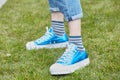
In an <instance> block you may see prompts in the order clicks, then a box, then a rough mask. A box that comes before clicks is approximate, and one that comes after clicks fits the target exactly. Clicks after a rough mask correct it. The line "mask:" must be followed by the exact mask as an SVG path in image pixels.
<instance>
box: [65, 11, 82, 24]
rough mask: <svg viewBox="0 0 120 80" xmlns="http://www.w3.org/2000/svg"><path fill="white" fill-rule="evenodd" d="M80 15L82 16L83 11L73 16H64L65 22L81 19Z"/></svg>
mask: <svg viewBox="0 0 120 80" xmlns="http://www.w3.org/2000/svg"><path fill="white" fill-rule="evenodd" d="M82 17H83V13H81V14H78V15H74V16H71V17H65V20H66V21H67V22H69V21H73V20H77V19H81V18H82Z"/></svg>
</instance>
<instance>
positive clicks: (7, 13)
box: [0, 0, 120, 80]
mask: <svg viewBox="0 0 120 80" xmlns="http://www.w3.org/2000/svg"><path fill="white" fill-rule="evenodd" d="M81 3H82V7H83V12H84V18H83V19H82V36H83V42H84V46H85V47H86V49H87V51H88V54H89V57H90V61H91V64H90V65H89V66H87V67H86V68H83V69H81V70H78V71H76V72H75V73H73V74H70V75H66V76H51V75H50V73H49V67H50V65H52V64H53V63H54V62H55V61H56V60H57V58H58V57H59V56H61V55H62V53H63V52H64V50H65V49H51V50H49V49H42V50H32V51H27V50H26V49H25V44H26V42H28V41H31V40H34V39H36V38H38V37H40V36H42V35H43V34H44V32H45V27H46V26H49V25H50V12H49V6H48V2H47V0H8V2H7V3H6V5H4V6H3V8H2V9H0V80H120V1H119V0H81ZM66 31H67V32H68V29H67V26H66ZM9 54H11V56H9Z"/></svg>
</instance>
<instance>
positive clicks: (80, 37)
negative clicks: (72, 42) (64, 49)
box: [69, 36, 81, 38]
mask: <svg viewBox="0 0 120 80" xmlns="http://www.w3.org/2000/svg"><path fill="white" fill-rule="evenodd" d="M69 38H81V36H69Z"/></svg>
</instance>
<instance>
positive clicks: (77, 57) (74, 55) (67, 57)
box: [50, 44, 90, 75]
mask: <svg viewBox="0 0 120 80" xmlns="http://www.w3.org/2000/svg"><path fill="white" fill-rule="evenodd" d="M89 63H90V61H89V58H88V55H87V52H86V51H79V50H78V49H77V46H76V45H74V44H68V49H66V51H65V52H64V54H63V55H62V56H61V57H60V58H59V59H58V60H57V61H56V63H55V64H53V65H52V66H51V67H50V73H51V75H65V74H70V73H73V72H75V71H76V70H77V69H80V68H83V67H85V66H87V65H89Z"/></svg>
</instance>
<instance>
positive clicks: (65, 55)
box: [57, 45, 75, 63]
mask: <svg viewBox="0 0 120 80" xmlns="http://www.w3.org/2000/svg"><path fill="white" fill-rule="evenodd" d="M68 46H69V47H68V48H67V49H66V50H65V52H64V53H63V55H62V56H61V57H60V58H59V59H58V60H57V62H61V63H67V62H69V60H71V58H72V57H73V55H74V54H75V52H73V51H75V50H74V47H73V46H72V45H68Z"/></svg>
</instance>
